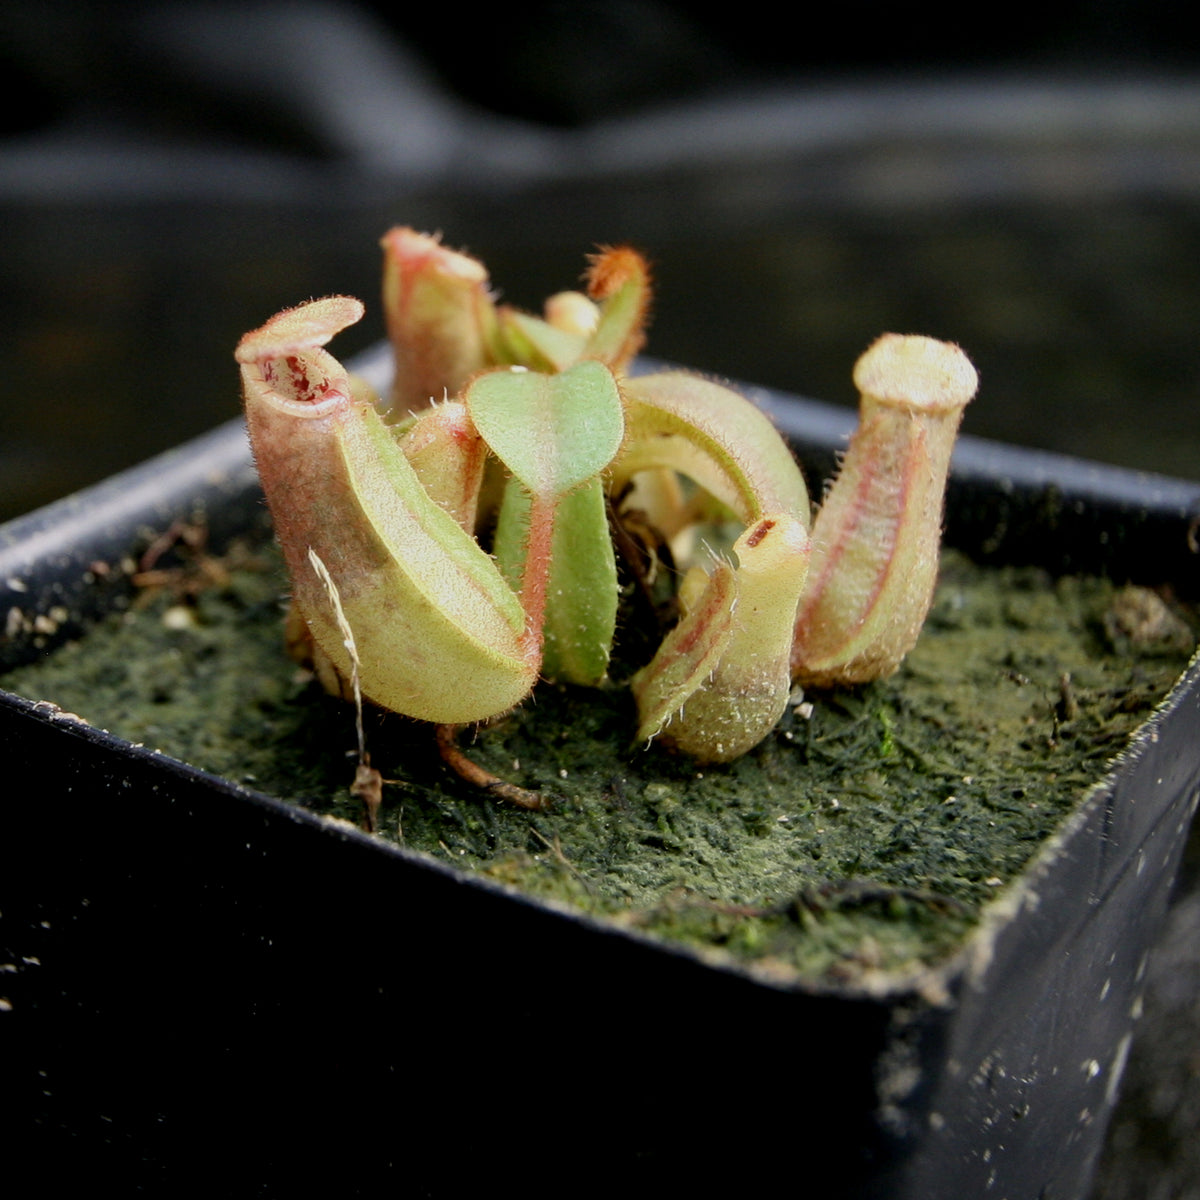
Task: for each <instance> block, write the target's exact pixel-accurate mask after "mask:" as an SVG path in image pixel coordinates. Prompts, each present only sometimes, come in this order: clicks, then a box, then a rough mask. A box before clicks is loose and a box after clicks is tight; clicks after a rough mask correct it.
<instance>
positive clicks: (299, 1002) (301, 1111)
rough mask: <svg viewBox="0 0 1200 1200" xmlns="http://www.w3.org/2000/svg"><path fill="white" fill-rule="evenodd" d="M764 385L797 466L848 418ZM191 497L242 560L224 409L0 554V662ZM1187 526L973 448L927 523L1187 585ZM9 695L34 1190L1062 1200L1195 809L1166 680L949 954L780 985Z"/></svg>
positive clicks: (21, 1154)
mask: <svg viewBox="0 0 1200 1200" xmlns="http://www.w3.org/2000/svg"><path fill="white" fill-rule="evenodd" d="M757 396H758V398H759V399H760V400H762V401H763V403H764V404H765V405H766V406H767V407H769V408H770V410H771V411H772V413H773V414H774V415H775V416H776V418H777V419H778V421H779V422H780V424H781V426H782V427H783V428H784V430H785V431H786V432H787V434H788V435H789V437H790V438H791V439H792V441H793V444H794V445H795V446H796V448H797V450H798V452H799V454H800V456H801V458H802V460H803V461H804V465H805V467H806V470H807V471H808V472H809V474H810V477H816V476H819V475H820V474H821V473H822V472H823V471H824V470H825V469H826V468H827V467H828V465H829V462H830V461H831V459H832V456H833V454H834V452H835V450H836V448H837V447H838V446H839V445H840V444H841V440H842V437H843V435H844V433H845V432H846V427H847V422H848V420H849V418H848V416H847V414H845V413H844V412H842V411H841V410H836V409H830V408H827V407H825V406H823V405H817V404H813V403H810V402H803V401H792V400H788V399H786V398H783V397H779V396H776V395H769V394H766V393H758V394H757ZM197 510H199V511H201V512H202V513H203V514H204V516H205V518H206V520H207V522H208V524H209V527H210V531H211V533H210V537H211V540H212V542H213V543H214V544H215V545H217V546H219V545H221V543H222V542H223V541H224V540H226V539H227V538H228V537H229V536H230V535H231V534H232V533H234V532H238V531H245V530H246V529H248V528H258V529H260V530H262V531H263V532H264V535H265V532H266V528H265V521H264V510H263V507H262V504H261V498H260V496H259V494H258V490H257V484H256V481H255V478H254V473H253V470H252V468H251V465H250V463H249V460H248V455H247V451H246V448H245V444H244V438H243V434H242V432H241V429H240V426H239V425H238V424H236V423H235V424H231V425H229V426H226V427H223V428H221V429H219V430H217V431H215V432H214V433H213V434H211V435H209V436H207V437H204V438H201V439H199V440H197V441H195V442H192V443H189V444H188V445H186V446H184V447H183V448H182V449H180V450H179V451H176V452H174V453H172V454H169V455H167V456H164V457H163V458H160V459H155V460H153V461H151V462H149V463H147V464H145V465H143V466H141V467H138V468H136V469H134V470H132V471H130V472H127V473H125V474H123V475H120V476H118V477H116V478H114V479H113V480H111V481H109V482H108V483H105V484H102V485H100V486H98V487H96V488H93V489H90V490H88V491H86V492H83V493H81V494H79V495H77V496H74V497H71V498H69V499H67V500H64V501H61V502H59V503H57V504H55V505H52V506H50V507H49V508H47V509H44V510H42V511H40V512H37V513H34V514H32V515H31V516H29V517H26V518H24V519H22V520H19V521H16V522H13V523H12V524H10V525H8V526H6V527H4V528H2V529H0V591H2V594H3V608H4V611H5V612H6V613H8V614H10V615H9V621H8V628H9V636H7V637H6V638H5V640H4V642H3V648H2V653H3V661H2V663H0V665H12V664H13V663H15V662H18V661H23V660H25V659H27V658H28V657H30V656H32V655H36V654H40V653H43V652H44V651H45V649H46V647H47V646H49V645H51V644H53V643H55V642H57V641H60V640H63V639H65V638H68V637H71V636H75V635H76V634H77V633H78V632H79V631H80V630H81V629H82V628H83V627H85V626H86V625H87V624H88V622H90V621H91V620H93V619H94V618H95V617H96V616H97V615H99V614H100V613H101V612H103V611H105V610H107V609H109V608H111V607H112V606H113V605H114V604H118V603H120V602H121V598H122V596H123V594H124V593H125V591H126V589H127V588H128V584H127V582H126V581H125V577H124V575H123V574H122V572H120V571H119V570H110V571H108V572H107V573H105V572H103V571H98V570H97V568H96V565H95V564H96V563H103V564H114V563H117V562H118V561H119V560H120V559H121V557H122V556H123V555H125V554H126V553H127V552H128V551H129V549H130V547H131V546H132V545H134V544H135V542H136V541H137V539H138V538H139V536H140V535H144V531H145V530H146V529H147V528H149V529H153V530H161V529H162V528H164V527H165V526H166V525H168V524H169V523H170V521H172V520H173V519H176V518H178V517H181V516H182V517H187V516H191V515H194V514H195V512H196V511H197ZM1198 521H1200V485H1194V484H1184V483H1180V482H1176V481H1173V480H1168V479H1163V478H1159V477H1150V476H1143V475H1135V474H1133V473H1129V472H1121V471H1116V470H1110V469H1107V468H1104V467H1098V466H1090V465H1087V464H1083V463H1080V462H1078V461H1075V460H1069V459H1063V458H1060V457H1056V456H1051V455H1045V454H1037V453H1026V452H1023V451H1019V450H1013V449H1010V448H1006V447H1003V446H997V445H991V444H986V443H981V442H976V441H971V440H970V439H965V440H964V441H963V442H962V443H961V445H960V449H959V452H958V454H957V457H956V465H955V474H954V476H953V479H952V483H951V489H950V496H949V506H948V532H947V536H948V539H949V540H950V542H952V543H953V544H956V545H958V546H960V547H962V548H964V549H966V550H968V551H969V552H971V553H973V554H974V555H976V556H977V557H980V558H984V559H994V560H996V561H1009V562H1011V561H1024V562H1037V563H1039V564H1042V565H1045V566H1047V567H1049V568H1051V569H1054V570H1058V571H1066V570H1071V571H1084V570H1087V571H1091V570H1107V571H1109V572H1111V573H1113V574H1114V575H1117V576H1120V577H1122V578H1124V577H1128V578H1132V579H1134V580H1137V581H1141V582H1145V583H1154V584H1156V583H1161V582H1171V583H1172V584H1173V585H1174V586H1175V587H1176V588H1177V589H1178V590H1179V591H1180V592H1183V593H1189V594H1193V595H1194V594H1195V593H1197V591H1200V586H1198V585H1200V568H1198V556H1197V554H1196V550H1195V530H1196V525H1197V522H1198ZM2 699H3V707H2V708H0V748H2V752H3V756H4V761H5V762H6V763H7V764H8V765H9V770H10V774H9V785H8V787H7V788H6V789H5V793H4V797H3V800H2V801H0V914H2V916H0V938H2V940H0V948H2V949H3V958H0V961H3V962H4V963H6V964H7V965H5V966H4V967H3V968H2V969H3V971H4V972H5V973H4V974H2V975H0V996H3V997H4V1000H5V1011H4V1012H2V1013H0V1022H2V1023H0V1029H3V1031H4V1033H5V1034H6V1035H7V1036H6V1038H5V1049H4V1051H3V1061H4V1064H5V1066H4V1072H3V1075H2V1079H3V1089H4V1092H5V1099H6V1100H9V1101H11V1102H12V1104H13V1109H14V1112H13V1114H12V1115H11V1116H10V1117H9V1118H8V1119H7V1120H6V1121H5V1124H4V1128H5V1130H6V1132H7V1133H8V1134H9V1135H10V1141H11V1144H12V1146H13V1147H15V1149H16V1154H17V1157H18V1158H22V1159H27V1160H29V1161H30V1162H31V1163H33V1164H34V1165H35V1169H36V1171H37V1178H38V1179H39V1181H42V1182H43V1190H44V1189H45V1188H46V1187H48V1186H49V1185H50V1184H51V1183H52V1182H54V1181H56V1180H58V1179H59V1177H60V1176H62V1175H65V1174H67V1173H69V1174H70V1175H71V1176H72V1177H77V1176H78V1174H79V1172H80V1171H86V1172H88V1173H90V1174H92V1175H94V1176H96V1177H103V1178H105V1179H108V1180H112V1181H119V1184H120V1185H121V1186H122V1189H123V1190H124V1191H126V1192H129V1193H133V1192H135V1191H138V1192H144V1193H146V1194H160V1195H172V1196H175V1195H180V1194H190V1193H191V1192H205V1193H206V1194H217V1195H224V1196H242V1195H246V1196H251V1195H253V1196H260V1195H280V1196H292V1195H297V1194H312V1193H314V1192H315V1193H319V1194H330V1195H376V1194H382V1189H383V1188H384V1187H387V1188H388V1189H389V1193H391V1192H395V1193H397V1194H401V1195H430V1196H446V1195H463V1194H479V1193H480V1192H482V1191H483V1190H484V1189H490V1188H493V1187H497V1186H500V1184H501V1182H502V1181H512V1183H513V1184H514V1185H515V1186H517V1187H518V1188H519V1189H520V1191H521V1192H522V1193H523V1194H525V1195H530V1196H541V1195H547V1196H549V1195H556V1196H557V1195H564V1194H565V1195H574V1196H578V1195H590V1194H601V1193H604V1194H620V1195H625V1196H650V1195H660V1194H673V1195H674V1194H678V1195H684V1194H697V1195H714V1194H724V1193H726V1192H728V1193H729V1194H742V1195H745V1194H757V1193H759V1192H761V1191H765V1190H767V1189H772V1190H773V1189H775V1188H777V1187H778V1179H779V1172H780V1170H781V1169H782V1171H783V1173H784V1175H785V1177H786V1178H787V1179H789V1180H790V1181H791V1182H792V1184H793V1185H794V1187H795V1189H796V1190H797V1191H798V1192H800V1193H804V1192H805V1191H806V1190H815V1191H819V1193H820V1194H822V1195H845V1196H870V1197H876V1198H883V1197H887V1198H888V1200H903V1198H912V1200H917V1198H920V1200H942V1198H945V1200H952V1198H953V1200H958V1198H960V1197H964V1196H983V1195H988V1196H996V1197H1011V1198H1014V1200H1015V1198H1018V1197H1034V1196H1041V1197H1056V1198H1063V1197H1083V1196H1085V1195H1086V1193H1087V1190H1088V1187H1089V1180H1090V1174H1091V1170H1092V1167H1093V1165H1094V1162H1095V1159H1096V1156H1097V1154H1098V1152H1099V1150H1100V1147H1101V1143H1102V1139H1103V1133H1104V1129H1105V1126H1106V1123H1107V1119H1108V1116H1109V1114H1110V1112H1111V1109H1112V1106H1113V1103H1114V1100H1115V1097H1116V1093H1117V1089H1118V1085H1119V1081H1120V1077H1121V1072H1122V1068H1123V1065H1124V1061H1125V1056H1126V1054H1127V1052H1128V1048H1129V1044H1130V1038H1131V1030H1132V1027H1133V1024H1134V1012H1135V1009H1136V1005H1137V1002H1138V992H1139V986H1140V982H1139V981H1140V979H1141V975H1142V972H1143V969H1144V963H1145V956H1146V954H1147V951H1148V948H1149V946H1150V944H1151V941H1152V939H1153V937H1154V935H1155V933H1156V931H1157V929H1158V927H1159V925H1160V922H1161V919H1162V917H1163V914H1164V911H1165V908H1166V904H1167V899H1168V894H1169V889H1170V887H1171V883H1172V880H1173V878H1174V875H1175V873H1176V870H1177V867H1178V864H1179V859H1180V855H1181V852H1182V849H1183V846H1184V841H1185V838H1186V833H1187V829H1188V826H1189V823H1190V820H1191V817H1192V814H1193V812H1194V810H1195V808H1196V804H1197V797H1198V795H1200V667H1198V666H1197V665H1196V664H1195V663H1194V664H1193V666H1192V668H1191V669H1190V670H1189V671H1188V672H1187V673H1186V674H1185V676H1184V677H1183V679H1182V680H1181V682H1180V684H1179V685H1178V687H1177V688H1176V689H1175V691H1174V693H1173V695H1172V697H1171V699H1170V701H1169V703H1168V704H1166V705H1165V706H1164V707H1163V708H1162V709H1161V710H1160V711H1159V712H1158V713H1157V714H1156V715H1155V717H1154V718H1153V719H1152V720H1151V721H1150V722H1148V723H1147V724H1146V725H1145V726H1144V727H1143V728H1142V729H1141V730H1140V731H1139V732H1138V734H1137V735H1136V736H1135V738H1134V739H1133V741H1132V744H1131V746H1130V748H1129V750H1128V752H1127V753H1126V754H1125V755H1124V757H1123V758H1122V760H1121V762H1120V765H1119V766H1118V767H1117V769H1115V770H1114V771H1113V773H1112V774H1111V775H1110V776H1109V777H1107V778H1106V779H1105V780H1104V782H1103V784H1102V785H1101V786H1099V787H1097V788H1096V789H1095V790H1093V791H1092V792H1091V793H1090V794H1089V795H1088V796H1086V797H1085V798H1084V799H1083V800H1082V801H1081V803H1080V804H1079V806H1078V808H1077V810H1076V811H1075V812H1074V813H1073V814H1072V816H1071V817H1070V818H1069V819H1068V820H1067V821H1066V822H1065V823H1064V825H1063V826H1062V828H1061V829H1060V831H1059V832H1058V834H1057V835H1056V836H1055V837H1054V838H1053V839H1052V840H1051V842H1050V843H1049V844H1048V845H1047V846H1046V847H1045V848H1044V849H1043V850H1042V852H1041V853H1040V854H1039V855H1038V857H1037V858H1036V859H1035V861H1034V862H1033V863H1032V864H1031V866H1030V867H1029V868H1028V869H1027V871H1026V873H1025V875H1024V876H1023V877H1022V878H1021V879H1020V880H1019V881H1018V882H1017V883H1016V884H1015V885H1014V886H1012V887H1011V888H1010V889H1008V891H1007V892H1006V894H1005V896H1004V897H1002V899H1001V900H1000V901H998V902H997V903H996V904H994V905H993V906H992V908H991V909H990V911H989V912H988V914H987V917H986V919H985V921H984V923H983V925H982V927H981V928H980V929H979V931H978V932H977V934H976V935H975V936H974V937H973V938H972V939H971V941H970V942H969V943H968V945H967V946H966V947H965V949H964V950H963V952H962V953H961V954H960V955H959V956H958V957H957V958H956V959H955V960H954V961H953V962H952V963H951V964H949V965H948V966H947V967H945V968H944V969H941V970H938V971H935V972H931V973H930V974H929V975H928V976H927V977H926V978H925V979H924V980H922V981H919V982H917V983H913V982H912V981H908V982H904V983H902V982H900V981H897V982H896V983H895V984H894V985H893V986H888V987H883V988H880V989H877V990H874V991H871V992H863V991H856V990H853V989H851V988H848V987H847V988H838V987H833V986H822V987H815V986H771V985H768V984H766V983H764V982H761V981H759V980H755V979H751V978H750V977H748V976H747V975H744V974H741V973H739V972H738V971H736V970H733V969H723V968H717V967H714V966H711V965H708V964H706V963H704V962H701V961H700V960H699V959H697V958H695V957H693V956H691V955H689V954H688V953H685V952H683V951H680V950H673V949H669V948H665V947H663V946H660V945H653V944H649V943H647V942H645V941H641V940H639V939H638V938H636V937H634V936H630V935H628V934H625V933H622V932H618V931H615V930H614V929H612V928H608V927H605V926H602V925H599V924H597V923H594V922H592V921H590V920H585V919H581V918H579V917H575V916H572V915H570V914H567V913H564V912H561V911H555V910H551V909H549V908H546V907H543V906H541V905H539V904H536V903H532V902H528V901H525V900H522V899H520V898H517V897H515V896H513V895H510V894H507V893H505V892H502V891H500V890H499V889H497V888H495V887H493V886H489V885H488V884H486V883H484V882H481V881H479V880H477V879H471V878H464V877H462V876H460V875H457V874H455V873H453V872H451V871H450V870H448V869H445V868H444V867H442V866H441V865H439V864H437V863H434V862H431V861H427V860H425V859H422V858H419V857H417V856H415V855H412V854H409V853H406V852H405V851H403V850H401V849H398V848H396V847H395V846H392V845H387V844H384V843H382V842H379V841H376V840H373V839H370V838H368V837H366V836H365V835H359V834H356V833H355V832H354V831H352V830H349V829H339V828H333V827H331V826H329V825H327V824H322V823H320V822H319V821H317V820H316V819H314V818H313V817H311V816H310V815H309V814H306V813H305V812H302V811H299V810H297V809H295V808H291V807H288V806H287V805H284V804H282V803H280V802H278V801H276V800H273V799H271V798H269V797H266V796H261V795H256V794H254V793H252V792H249V791H247V790H246V789H245V788H243V787H239V786H236V785H234V784H232V783H230V782H228V781H225V780H221V779H217V778H214V777H212V776H209V775H206V774H204V773H202V772H200V771H196V770H194V769H192V768H190V767H188V766H185V765H183V764H180V763H177V762H174V761H172V760H170V759H167V758H165V757H164V756H162V755H160V754H158V753H153V752H150V751H147V750H145V749H143V748H140V747H137V746H131V745H129V744H128V743H126V742H123V741H121V740H120V739H118V738H115V737H111V736H109V735H107V734H105V733H103V732H100V731H98V730H96V729H93V728H91V727H89V726H86V725H83V724H81V723H79V722H78V721H77V720H75V719H73V718H71V717H70V716H69V715H67V714H63V713H60V712H58V711H56V710H55V709H53V708H52V707H51V706H48V705H45V704H33V703H29V702H28V701H25V700H22V699H19V698H17V697H15V696H10V695H8V694H7V693H5V694H4V695H3V697H2ZM416 911H419V912H420V913H421V920H420V921H419V922H410V921H409V920H408V919H407V915H408V914H410V913H413V912H416ZM514 1030H517V1031H519V1033H520V1035H521V1036H520V1037H519V1038H518V1039H517V1043H518V1044H520V1045H521V1046H522V1047H523V1050H522V1052H521V1053H520V1054H519V1055H517V1056H515V1057H514V1056H512V1055H511V1053H508V1054H504V1055H501V1054H499V1053H497V1051H496V1050H495V1048H494V1047H495V1045H496V1044H497V1040H498V1039H497V1034H498V1032H499V1031H503V1032H504V1034H505V1037H504V1038H503V1044H504V1045H505V1046H511V1045H512V1044H513V1041H512V1038H511V1034H512V1032H513V1031H514ZM6 1165H7V1166H8V1169H9V1170H10V1171H13V1170H15V1164H14V1163H13V1162H11V1161H9V1162H7V1163H6ZM831 1180H832V1182H831Z"/></svg>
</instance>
